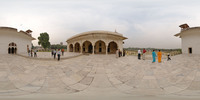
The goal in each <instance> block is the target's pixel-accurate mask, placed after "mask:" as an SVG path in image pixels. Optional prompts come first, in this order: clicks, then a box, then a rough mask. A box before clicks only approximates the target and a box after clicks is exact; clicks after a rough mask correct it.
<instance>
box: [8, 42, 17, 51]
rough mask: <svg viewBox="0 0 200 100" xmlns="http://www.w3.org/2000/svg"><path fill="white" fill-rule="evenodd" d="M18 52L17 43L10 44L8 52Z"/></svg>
mask: <svg viewBox="0 0 200 100" xmlns="http://www.w3.org/2000/svg"><path fill="white" fill-rule="evenodd" d="M16 53H17V45H16V43H14V42H12V43H10V44H9V45H8V54H16Z"/></svg>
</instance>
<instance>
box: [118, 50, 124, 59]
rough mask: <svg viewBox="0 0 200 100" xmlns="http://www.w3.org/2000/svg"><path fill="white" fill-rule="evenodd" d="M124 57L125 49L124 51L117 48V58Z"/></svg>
mask: <svg viewBox="0 0 200 100" xmlns="http://www.w3.org/2000/svg"><path fill="white" fill-rule="evenodd" d="M122 56H123V57H124V56H125V50H123V52H122V51H120V49H117V50H116V58H118V57H122Z"/></svg>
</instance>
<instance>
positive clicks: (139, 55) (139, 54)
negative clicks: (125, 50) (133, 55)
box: [138, 49, 141, 60]
mask: <svg viewBox="0 0 200 100" xmlns="http://www.w3.org/2000/svg"><path fill="white" fill-rule="evenodd" d="M140 57H141V51H140V49H139V50H138V59H139V60H140Z"/></svg>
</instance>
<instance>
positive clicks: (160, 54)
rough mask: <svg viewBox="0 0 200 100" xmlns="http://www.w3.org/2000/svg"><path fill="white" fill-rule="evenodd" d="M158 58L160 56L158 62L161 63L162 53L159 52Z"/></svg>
mask: <svg viewBox="0 0 200 100" xmlns="http://www.w3.org/2000/svg"><path fill="white" fill-rule="evenodd" d="M157 56H158V62H159V63H161V58H162V52H160V50H159V52H158V53H157Z"/></svg>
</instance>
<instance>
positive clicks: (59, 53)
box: [51, 49, 65, 61]
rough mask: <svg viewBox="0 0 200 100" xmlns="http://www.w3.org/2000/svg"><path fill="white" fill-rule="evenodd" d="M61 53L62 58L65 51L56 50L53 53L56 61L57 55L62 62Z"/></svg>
mask: <svg viewBox="0 0 200 100" xmlns="http://www.w3.org/2000/svg"><path fill="white" fill-rule="evenodd" d="M61 52H62V56H63V55H64V52H65V50H64V49H58V51H56V49H54V50H52V51H51V55H52V56H53V57H54V59H56V54H57V56H58V61H59V60H60V56H61Z"/></svg>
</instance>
